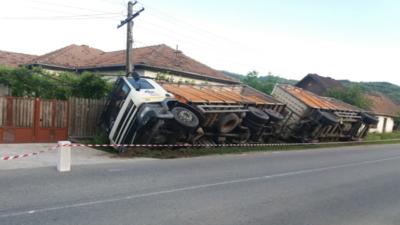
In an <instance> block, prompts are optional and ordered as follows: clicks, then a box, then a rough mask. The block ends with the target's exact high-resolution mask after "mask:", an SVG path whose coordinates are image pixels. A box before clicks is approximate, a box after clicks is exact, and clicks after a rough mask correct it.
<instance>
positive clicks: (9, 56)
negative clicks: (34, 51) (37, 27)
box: [0, 51, 37, 96]
mask: <svg viewBox="0 0 400 225" xmlns="http://www.w3.org/2000/svg"><path fill="white" fill-rule="evenodd" d="M35 57H37V56H35V55H28V54H22V53H16V52H7V51H0V66H8V67H17V66H19V65H21V64H25V63H27V62H29V61H30V60H32V59H33V58H35ZM8 94H9V89H8V87H7V86H4V85H3V84H0V96H6V95H8Z"/></svg>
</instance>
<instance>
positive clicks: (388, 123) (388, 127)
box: [369, 116, 394, 133]
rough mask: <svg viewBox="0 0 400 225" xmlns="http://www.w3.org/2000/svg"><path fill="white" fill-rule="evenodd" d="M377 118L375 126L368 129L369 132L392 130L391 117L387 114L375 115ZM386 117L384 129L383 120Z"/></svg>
mask: <svg viewBox="0 0 400 225" xmlns="http://www.w3.org/2000/svg"><path fill="white" fill-rule="evenodd" d="M377 117H378V119H379V122H378V125H377V127H376V128H371V129H369V132H370V133H391V132H393V126H394V120H393V118H392V117H388V116H377ZM385 118H386V129H385V130H383V124H384V120H385Z"/></svg>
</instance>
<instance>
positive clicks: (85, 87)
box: [0, 67, 112, 99]
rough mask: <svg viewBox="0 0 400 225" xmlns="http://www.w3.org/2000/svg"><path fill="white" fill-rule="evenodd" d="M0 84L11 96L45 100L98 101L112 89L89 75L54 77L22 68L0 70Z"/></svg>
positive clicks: (40, 71) (98, 78)
mask: <svg viewBox="0 0 400 225" xmlns="http://www.w3.org/2000/svg"><path fill="white" fill-rule="evenodd" d="M0 84H3V85H5V86H8V87H9V89H10V92H11V93H10V94H11V95H12V96H17V97H40V98H45V99H67V98H69V97H83V98H97V99H98V98H103V97H105V96H106V95H107V94H108V93H109V92H110V90H111V86H112V85H111V84H110V83H109V82H107V81H106V80H104V79H102V78H101V77H100V76H99V75H96V74H93V73H89V72H84V73H83V74H81V75H80V74H74V73H67V72H63V73H59V74H54V73H50V72H47V71H45V70H43V69H40V68H34V69H31V70H30V69H27V68H24V67H20V68H7V67H0Z"/></svg>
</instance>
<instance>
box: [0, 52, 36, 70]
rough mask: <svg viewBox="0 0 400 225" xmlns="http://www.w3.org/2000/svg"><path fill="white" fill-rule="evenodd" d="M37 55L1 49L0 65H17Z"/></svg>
mask: <svg viewBox="0 0 400 225" xmlns="http://www.w3.org/2000/svg"><path fill="white" fill-rule="evenodd" d="M35 57H37V56H35V55H28V54H22V53H16V52H6V51H0V65H3V66H10V67H17V66H18V65H21V64H25V63H27V62H29V61H30V60H32V59H33V58H35Z"/></svg>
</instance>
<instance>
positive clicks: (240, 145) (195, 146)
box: [62, 139, 400, 148]
mask: <svg viewBox="0 0 400 225" xmlns="http://www.w3.org/2000/svg"><path fill="white" fill-rule="evenodd" d="M387 141H400V139H388V140H374V141H347V142H316V143H260V144H65V145H62V146H66V147H68V146H69V147H152V148H154V147H184V148H190V147H193V148H198V147H274V146H296V145H331V144H357V143H375V142H377V143H378V142H387Z"/></svg>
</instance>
